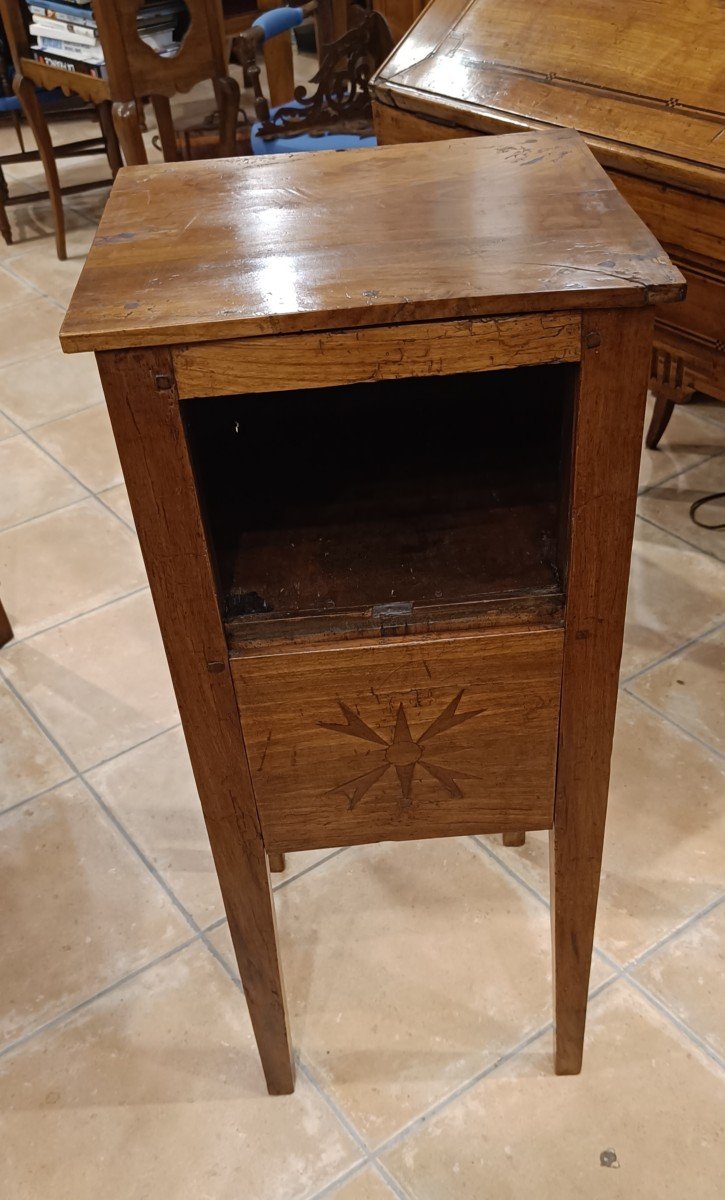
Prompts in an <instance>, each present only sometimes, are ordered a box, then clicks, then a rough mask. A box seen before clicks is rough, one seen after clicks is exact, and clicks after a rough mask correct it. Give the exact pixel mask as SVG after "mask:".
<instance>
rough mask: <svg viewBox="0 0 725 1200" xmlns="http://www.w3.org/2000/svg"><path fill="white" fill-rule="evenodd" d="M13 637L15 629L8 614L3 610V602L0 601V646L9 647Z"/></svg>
mask: <svg viewBox="0 0 725 1200" xmlns="http://www.w3.org/2000/svg"><path fill="white" fill-rule="evenodd" d="M12 637H13V627H12V625H11V624H10V620H9V618H8V614H7V613H6V612H5V609H4V608H3V605H2V601H0V646H5V645H7V643H8V642H10V641H12Z"/></svg>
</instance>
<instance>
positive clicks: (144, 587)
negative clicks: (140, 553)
mask: <svg viewBox="0 0 725 1200" xmlns="http://www.w3.org/2000/svg"><path fill="white" fill-rule="evenodd" d="M79 503H81V504H85V500H81V501H79ZM33 519H34V520H35V519H36V518H33ZM148 591H149V585H148V583H143V584H141V586H140V587H137V588H134V589H133V591H130V592H123V593H122V595H120V596H113V597H112V598H111V599H110V600H104V601H103V603H102V604H96V605H95V606H94V607H93V608H86V609H84V611H83V612H79V613H74V615H73V616H72V617H64V618H63V620H62V621H56V622H55V624H54V625H45V626H43V628H42V629H34V630H33V631H32V633H24V634H23V636H22V637H18V638H16V637H14V638H13V640H12V641H11V642H8V643H7V647H5V646H3V648H2V650H5V649H6V648H7V649H8V650H12V649H13V648H14V647H15V646H24V645H25V643H26V642H31V641H32V640H33V638H36V637H40V635H41V634H43V633H50V632H51V630H53V629H62V628H63V626H64V625H70V624H71V622H72V621H78V620H80V618H81V617H90V616H92V614H93V613H97V612H101V610H102V609H104V608H110V607H111V605H112V604H119V603H120V602H121V601H122V600H130V599H131V597H132V596H139V595H140V594H141V593H142V592H148ZM2 650H0V667H2V662H3V659H2Z"/></svg>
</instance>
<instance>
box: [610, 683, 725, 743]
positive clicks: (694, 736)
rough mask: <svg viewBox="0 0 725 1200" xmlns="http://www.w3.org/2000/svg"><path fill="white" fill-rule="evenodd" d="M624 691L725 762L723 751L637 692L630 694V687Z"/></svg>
mask: <svg viewBox="0 0 725 1200" xmlns="http://www.w3.org/2000/svg"><path fill="white" fill-rule="evenodd" d="M622 690H623V691H624V692H625V693H626V695H627V696H630V697H631V698H632V699H633V700H636V701H637V703H638V704H641V705H642V706H643V707H644V708H646V709H647V710H648V711H649V712H651V713H653V714H654V716H656V717H659V718H660V720H662V721H666V722H667V724H668V725H671V726H672V727H673V729H677V730H679V732H680V733H681V734H682V735H683V736H684V737H686V738H689V739H690V740H691V741H693V742H696V743H697V745H698V746H702V747H703V749H704V750H708V751H709V752H710V754H712V755H714V757H715V758H719V759H720V760H721V761H722V760H725V754H723V752H722V750H717V749H716V748H715V746H711V745H710V743H709V742H706V741H705V740H704V738H701V737H698V735H697V734H696V733H693V732H692V730H691V729H685V727H684V725H680V724H679V722H678V721H676V720H675V718H674V717H671V716H669V714H668V713H666V712H664V711H663V710H662V709H660V708H655V706H654V704H650V702H649V700H645V699H644V697H643V696H640V695H638V693H637V692H630V690H629V688H628V687H626V688H623V689H622Z"/></svg>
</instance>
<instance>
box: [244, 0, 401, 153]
mask: <svg viewBox="0 0 725 1200" xmlns="http://www.w3.org/2000/svg"><path fill="white" fill-rule="evenodd" d="M313 7H314V5H313V4H309V5H305V6H304V9H312V8H313ZM304 9H303V10H301V11H304ZM273 16H274V14H273V13H267V14H265V17H266V18H267V25H268V26H269V27H270V28H271V27H272V26H271V21H270V19H271V18H272V17H273ZM282 24H283V26H284V22H283V23H282ZM255 25H257V30H256V31H255V29H254V27H253V28H252V29H250V30H249V31H248V33H245V34H242V39H241V40H242V42H243V43H244V45H245V68H246V70H247V74H248V76H249V78H250V79H251V83H252V88H253V90H254V95H255V108H256V112H257V118H258V120H259V122H260V129H259V136H260V137H262V138H279V137H295V136H296V135H298V134H300V133H317V132H321V131H323V130H324V131H328V130H334V131H335V132H340V133H342V132H345V133H348V132H349V133H357V134H360V135H361V136H364V135H365V134H366V133H369V132H370V127H371V100H370V93H369V90H368V83H369V81H370V76H371V75H372V74H373V71H375V70H376V69H377V68H378V67H379V66H380V65H381V63H382V62H383V61H384V60H385V59H386V58H387V56H388V54H390V52H391V50H392V49H393V45H394V43H393V39H392V36H391V33H390V30H389V28H388V25H387V23H386V21H385V19H384V17H382V16H381V15H380V13H378V12H374V11H373V12H367V13H365V14H364V15H362V14H361V16H360V19H359V21H358V23H357V24H356V25H354V26H353V27H352V28H350V29H348V30H347V32H346V33H344V34H343V35H342V37H340V38H338V39H337V40H336V41H334V42H332V43H331V44H330V45H328V46H326V47H325V48H324V51H323V52H322V54H321V58H320V66H319V70H318V71H317V74H316V75H315V76H313V79H312V81H311V82H312V83H315V84H317V88H316V90H315V92H314V93H313V94H312V95H311V96H308V95H307V89H306V88H304V87H298V88H295V94H294V100H292V101H291V103H290V104H283V105H280V106H279V107H278V108H276V109H275V110H274V111H272V110H270V106H269V102H268V101H267V98H266V97H265V95H264V93H263V92H262V90H261V83H260V79H259V67H258V65H257V63H256V56H255V49H256V45H257V43H258V42H259V40H260V34H259V27H260V25H261V26H262V29H264V23H263V21H262V20H261V19H260V20H258V21H257V22H255Z"/></svg>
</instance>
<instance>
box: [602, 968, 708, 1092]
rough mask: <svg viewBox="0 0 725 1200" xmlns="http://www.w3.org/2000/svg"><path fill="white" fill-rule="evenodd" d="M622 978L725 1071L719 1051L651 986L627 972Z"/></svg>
mask: <svg viewBox="0 0 725 1200" xmlns="http://www.w3.org/2000/svg"><path fill="white" fill-rule="evenodd" d="M622 978H623V979H624V980H625V981H626V982H627V983H628V984H629V986H630V987H631V988H634V990H635V991H636V992H639V993H640V995H641V996H643V997H644V999H645V1000H647V1002H648V1003H649V1004H651V1005H652V1007H653V1008H655V1009H656V1010H657V1011H658V1012H659V1013H660V1014H661V1015H662V1016H663V1017H665V1018H666V1019H667V1020H668V1021H669V1022H670V1024H671V1025H673V1026H674V1027H675V1029H677V1030H678V1032H679V1033H681V1034H683V1035H684V1036H685V1037H686V1038H688V1039H689V1041H691V1042H693V1043H694V1044H695V1045H696V1046H697V1047H698V1048H699V1049H700V1050H701V1051H702V1053H703V1054H705V1055H707V1057H708V1058H709V1059H710V1060H711V1061H712V1062H714V1063H715V1065H716V1066H718V1067H720V1069H721V1070H722V1071H725V1062H724V1061H723V1059H722V1058H721V1057H720V1055H719V1054H718V1053H717V1051H716V1050H715V1049H713V1047H712V1046H710V1044H709V1043H708V1042H706V1041H705V1040H704V1039H703V1038H701V1037H700V1035H699V1034H697V1033H695V1031H694V1029H691V1028H690V1026H689V1025H687V1024H686V1023H685V1022H684V1021H683V1020H682V1019H681V1018H680V1017H678V1016H677V1014H676V1013H674V1012H672V1010H671V1009H669V1008H668V1007H667V1005H666V1004H663V1002H662V1001H661V1000H660V999H659V998H658V997H657V996H655V995H654V993H653V992H650V990H649V988H646V987H645V986H644V984H641V983H640V982H639V980H637V979H633V978H632V976H631V975H627V974H626V972H625V973H624V974H623V975H622Z"/></svg>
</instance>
